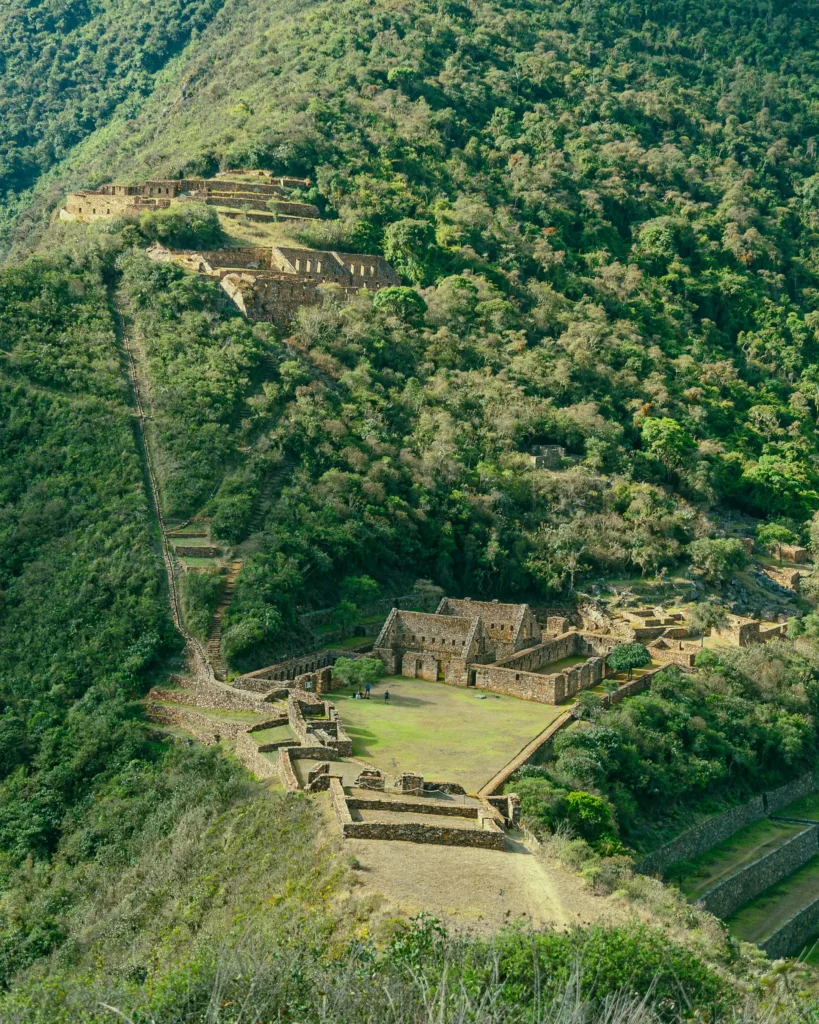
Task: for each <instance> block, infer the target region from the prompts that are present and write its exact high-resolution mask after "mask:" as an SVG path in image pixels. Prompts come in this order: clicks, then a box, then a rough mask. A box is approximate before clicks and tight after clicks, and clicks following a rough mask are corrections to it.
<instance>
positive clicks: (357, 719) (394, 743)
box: [332, 676, 565, 793]
mask: <svg viewBox="0 0 819 1024" xmlns="http://www.w3.org/2000/svg"><path fill="white" fill-rule="evenodd" d="M385 690H389V692H390V700H389V703H388V704H385V702H384V691H385ZM354 692H355V688H352V687H348V688H345V689H343V690H336V691H334V692H333V694H332V699H333V700H334V701H335V703H336V707H337V708H338V711H339V714H340V715H341V719H342V721H343V723H344V728H345V729H346V730H347V733H348V734H349V736H350V739H351V740H352V741H353V754H354V755H355V756H356V757H360V758H363V759H364V760H365V761H369V762H370V763H371V764H373V765H375V767H376V768H380V769H381V770H382V771H384V772H387V773H388V774H389V775H392V776H397V775H400V774H401V772H405V771H412V772H418V773H419V774H421V775H423V776H424V777H425V778H426V779H428V780H430V781H433V782H457V783H460V785H462V786H463V787H464V789H465V790H466V791H467V792H468V793H474V792H476V791H477V790H478V789H479V788H480V787H481V786H482V785H483V784H484V783H485V782H486V781H487V780H488V779H489V778H491V777H492V775H494V774H495V772H497V771H498V770H499V769H501V768H502V767H503V766H504V765H505V764H506V763H507V762H509V761H511V759H512V758H513V757H514V756H515V754H517V753H518V752H519V751H520V750H521V749H522V748H523V747H524V746H526V744H527V743H528V742H529V741H530V740H532V739H534V737H535V736H537V735H538V734H539V733H541V732H542V731H543V730H544V729H545V728H546V727H547V726H548V725H550V724H551V723H552V722H553V721H554V720H555V719H556V718H557V717H558V716H559V715H560V714H561V713H562V712H563V711H565V708H557V707H553V706H552V705H549V704H537V703H534V702H532V701H525V700H519V699H518V698H516V697H508V696H499V695H497V694H494V693H486V692H485V691H476V690H475V689H474V688H471V687H470V688H467V687H458V686H449V685H447V684H446V683H433V682H426V681H425V680H422V679H405V678H399V677H395V676H389V677H385V678H384V679H382V680H380V681H379V683H378V685H377V686H376V687H375V688H374V689H373V693H372V698H371V699H370V700H355V699H354V698H353V694H354Z"/></svg>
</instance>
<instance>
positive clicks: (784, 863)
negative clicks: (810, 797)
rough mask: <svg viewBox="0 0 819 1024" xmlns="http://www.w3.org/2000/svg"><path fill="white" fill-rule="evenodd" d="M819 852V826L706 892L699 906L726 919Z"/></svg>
mask: <svg viewBox="0 0 819 1024" xmlns="http://www.w3.org/2000/svg"><path fill="white" fill-rule="evenodd" d="M817 853H819V828H812V827H808V828H806V829H805V831H804V832H799V833H798V834H797V835H795V836H794V837H793V838H792V839H789V840H788V842H787V843H783V845H782V846H780V847H778V849H776V850H771V852H770V853H766V854H765V855H764V856H762V857H759V858H757V860H755V861H752V862H751V863H750V864H747V865H746V866H745V867H744V868H742V869H741V870H740V871H737V872H736V874H733V875H731V876H730V877H729V878H726V879H725V880H724V881H722V882H720V883H719V885H715V886H714V888H713V889H711V890H709V892H707V893H705V895H704V896H702V897H701V898H700V899H698V900H697V901H696V904H695V905H696V906H698V907H701V908H702V909H703V910H707V911H709V913H711V914H715V915H716V916H717V917H722V918H725V917H727V916H728V915H729V914H731V913H732V912H733V911H734V910H736V909H737V907H741V906H742V904H743V903H747V902H748V900H751V899H753V898H754V896H758V895H759V893H761V892H764V891H765V889H767V888H768V887H769V886H771V885H776V883H777V882H780V881H781V880H782V879H783V878H786V877H787V876H788V875H790V874H792V873H793V872H794V871H796V870H797V869H798V868H801V867H802V865H803V864H807V862H808V861H809V860H810V859H811V857H815V856H816V854H817Z"/></svg>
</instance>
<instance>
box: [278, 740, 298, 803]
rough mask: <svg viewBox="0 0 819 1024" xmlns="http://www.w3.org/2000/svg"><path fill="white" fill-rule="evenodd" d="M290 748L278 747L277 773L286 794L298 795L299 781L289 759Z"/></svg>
mask: <svg viewBox="0 0 819 1024" xmlns="http://www.w3.org/2000/svg"><path fill="white" fill-rule="evenodd" d="M291 754H292V748H291V747H279V761H278V766H277V767H278V773H279V778H280V779H281V781H282V785H283V786H284V788H285V789H286V790H287V792H288V793H298V791H299V789H300V788H301V787H300V786H299V780H298V778H297V777H296V773H295V771H294V770H293V760H292V757H291Z"/></svg>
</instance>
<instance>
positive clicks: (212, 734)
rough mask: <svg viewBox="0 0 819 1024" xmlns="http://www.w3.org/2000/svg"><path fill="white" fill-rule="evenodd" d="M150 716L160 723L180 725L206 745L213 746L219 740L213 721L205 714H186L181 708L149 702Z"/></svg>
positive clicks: (148, 711)
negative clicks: (206, 717)
mask: <svg viewBox="0 0 819 1024" xmlns="http://www.w3.org/2000/svg"><path fill="white" fill-rule="evenodd" d="M146 712H147V715H148V718H150V720H151V721H152V722H157V723H159V724H160V725H176V726H180V727H181V728H183V729H187V731H188V732H189V733H190V734H191V735H192V736H194V737H195V738H196V739H197V740H199V742H200V743H204V744H205V745H206V746H209V747H211V746H213V745H214V744H215V743H217V742H218V740H217V738H216V731H215V729H214V728H213V723H212V722H211V721H210V720H209V719H205V716H204V715H197V714H196V712H192V713H191V715H186V714H184V712H183V711H182V709H181V708H167V707H163V706H162V705H161V704H149V705H148V706H147V708H146Z"/></svg>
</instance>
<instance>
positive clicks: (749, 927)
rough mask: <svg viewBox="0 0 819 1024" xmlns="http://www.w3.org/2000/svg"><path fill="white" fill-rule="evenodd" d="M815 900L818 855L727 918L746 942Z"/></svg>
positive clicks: (818, 886)
mask: <svg viewBox="0 0 819 1024" xmlns="http://www.w3.org/2000/svg"><path fill="white" fill-rule="evenodd" d="M816 899H819V857H814V858H813V860H810V861H808V863H807V864H806V865H805V866H804V867H803V868H800V869H799V871H796V872H795V873H794V874H792V875H789V876H788V878H786V879H784V880H783V881H781V882H779V883H778V884H777V885H772V886H771V888H770V889H766V890H765V892H763V893H760V895H759V896H757V897H756V899H754V900H751V902H750V903H746V904H745V906H744V907H741V908H740V909H739V910H738V911H737V912H736V913H735V914H733V915H732V916H731V917H729V918H728V921H727V924H728V927H729V928H730V929H731V931H732V932H733V933H734V935H736V936H737V937H738V938H740V939H742V940H743V941H745V942H759V941H760V940H761V939H765V938H767V937H768V936H769V935H771V934H772V933H773V932H775V931H776V930H777V929H778V928H780V927H781V926H782V925H783V924H784V923H785V921H787V920H788V918H790V917H793V915H794V914H796V913H798V912H799V911H800V910H802V908H803V907H806V906H807V905H808V904H809V903H812V902H813V901H814V900H816ZM808 945H811V944H810V943H809V944H808Z"/></svg>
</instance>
